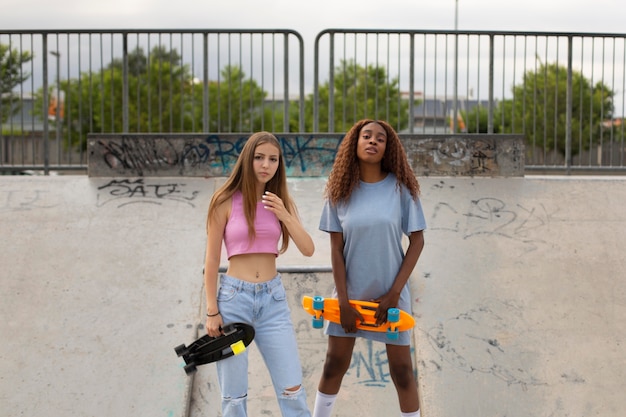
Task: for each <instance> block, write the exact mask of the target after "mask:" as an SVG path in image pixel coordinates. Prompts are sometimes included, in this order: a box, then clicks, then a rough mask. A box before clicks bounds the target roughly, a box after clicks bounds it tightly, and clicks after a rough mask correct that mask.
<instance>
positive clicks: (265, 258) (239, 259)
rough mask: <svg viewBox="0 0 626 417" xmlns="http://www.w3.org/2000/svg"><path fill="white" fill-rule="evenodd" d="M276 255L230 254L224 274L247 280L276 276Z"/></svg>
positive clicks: (262, 280) (259, 279)
mask: <svg viewBox="0 0 626 417" xmlns="http://www.w3.org/2000/svg"><path fill="white" fill-rule="evenodd" d="M276 274H277V272H276V255H274V254H273V253H247V254H245V255H235V256H231V257H230V259H229V260H228V270H227V271H226V275H229V276H231V277H233V278H237V279H240V280H242V281H248V282H265V281H269V280H271V279H272V278H274V277H275V276H276Z"/></svg>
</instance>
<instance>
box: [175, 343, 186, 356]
mask: <svg viewBox="0 0 626 417" xmlns="http://www.w3.org/2000/svg"><path fill="white" fill-rule="evenodd" d="M174 351H175V352H176V355H178V356H183V355H184V354H185V353H187V347H185V345H178V346H176V347H175V348H174Z"/></svg>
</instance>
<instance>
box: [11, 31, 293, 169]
mask: <svg viewBox="0 0 626 417" xmlns="http://www.w3.org/2000/svg"><path fill="white" fill-rule="evenodd" d="M0 45H3V46H5V47H7V48H8V50H9V51H15V54H14V55H13V56H10V55H7V57H8V58H7V59H6V61H7V63H6V65H7V66H8V65H9V61H10V60H12V64H13V65H12V69H13V70H14V71H15V74H14V76H15V77H16V78H24V79H25V81H24V82H21V83H17V84H16V85H11V86H9V87H10V89H8V88H7V87H3V95H2V97H3V99H2V100H1V101H0V114H2V115H4V117H3V119H2V132H1V136H2V137H1V139H2V140H1V144H2V148H1V149H0V170H3V171H10V170H13V171H18V170H20V171H21V170H27V169H44V170H45V171H46V172H47V171H49V170H50V169H54V170H72V169H80V170H84V169H85V168H86V162H87V161H86V155H85V153H84V152H85V149H86V140H87V134H88V133H113V132H120V133H127V132H130V133H134V132H141V133H176V132H212V133H220V132H227V133H231V132H253V131H255V130H271V131H285V132H289V131H294V130H304V124H303V120H304V118H303V116H302V111H303V109H304V105H303V99H304V46H303V40H302V38H301V36H300V35H299V34H298V33H297V32H294V31H291V30H247V29H244V30H70V31H56V30H52V31H50V30H48V31H4V32H0ZM24 54H26V56H29V55H30V56H31V59H24V58H22V59H23V63H22V64H21V65H18V64H16V62H17V61H18V58H17V57H24ZM3 58H4V57H3ZM51 61H52V62H51ZM2 63H3V64H5V60H4V59H3V61H2ZM7 85H8V83H7ZM292 91H293V92H294V93H295V94H294V95H295V97H292ZM57 103H58V105H57Z"/></svg>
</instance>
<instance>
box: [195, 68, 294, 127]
mask: <svg viewBox="0 0 626 417" xmlns="http://www.w3.org/2000/svg"><path fill="white" fill-rule="evenodd" d="M202 87H203V86H202V85H201V84H198V85H197V86H196V96H197V97H198V99H201V98H202ZM266 96H267V94H266V92H265V91H263V89H262V88H261V87H259V85H258V84H257V82H256V81H254V80H253V79H246V75H245V73H244V72H243V71H242V70H241V68H239V67H238V66H230V65H229V66H226V67H225V68H224V69H223V70H222V71H220V79H219V80H218V81H215V80H213V81H210V82H209V131H211V132H252V131H256V130H260V129H266V130H276V129H273V128H272V127H270V126H276V127H278V126H281V127H282V120H283V117H282V113H281V109H282V107H281V106H276V105H273V104H271V103H266V102H265V97H266ZM279 107H280V108H279ZM198 110H199V111H201V108H200V109H198ZM277 119H279V120H277Z"/></svg>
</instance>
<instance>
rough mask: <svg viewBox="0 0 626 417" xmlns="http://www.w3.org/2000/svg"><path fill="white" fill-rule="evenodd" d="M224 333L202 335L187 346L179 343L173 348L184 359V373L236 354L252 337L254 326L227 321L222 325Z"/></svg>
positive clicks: (241, 350) (243, 348) (244, 348)
mask: <svg viewBox="0 0 626 417" xmlns="http://www.w3.org/2000/svg"><path fill="white" fill-rule="evenodd" d="M222 332H223V333H224V334H223V335H221V336H218V337H211V336H209V335H208V334H207V335H204V336H202V337H201V338H199V339H198V340H196V341H195V342H193V343H192V344H190V345H189V346H185V345H180V346H177V347H175V348H174V350H175V351H176V354H177V355H178V356H179V357H180V356H182V357H183V359H184V360H185V367H184V369H185V373H186V374H187V375H189V374H191V373H193V372H196V366H199V365H204V364H207V363H211V362H217V361H220V360H222V359H226V358H229V357H231V356H233V355H238V354H240V353H241V352H243V351H244V350H246V347H247V346H248V345H249V344H250V342H252V339H254V327H252V326H250V325H249V324H245V323H229V324H225V325H224V326H223V327H222Z"/></svg>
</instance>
